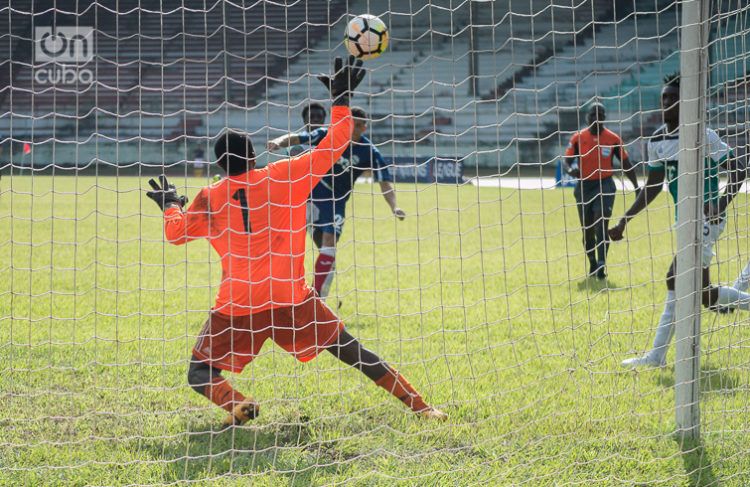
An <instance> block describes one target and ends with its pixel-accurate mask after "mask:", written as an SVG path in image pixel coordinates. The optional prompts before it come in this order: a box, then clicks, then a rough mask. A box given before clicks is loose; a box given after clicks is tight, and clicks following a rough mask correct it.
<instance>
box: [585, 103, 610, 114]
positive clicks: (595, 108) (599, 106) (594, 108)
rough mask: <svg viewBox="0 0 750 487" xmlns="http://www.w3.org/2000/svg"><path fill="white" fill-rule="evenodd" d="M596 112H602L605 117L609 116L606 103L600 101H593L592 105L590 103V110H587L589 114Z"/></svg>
mask: <svg viewBox="0 0 750 487" xmlns="http://www.w3.org/2000/svg"><path fill="white" fill-rule="evenodd" d="M595 112H598V113H600V114H601V115H602V116H603V117H606V116H607V109H606V108H604V105H602V104H601V103H599V102H594V103H592V104H591V105H589V108H588V110H586V113H587V114H593V113H595Z"/></svg>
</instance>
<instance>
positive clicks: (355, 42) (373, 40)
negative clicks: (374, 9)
mask: <svg viewBox="0 0 750 487" xmlns="http://www.w3.org/2000/svg"><path fill="white" fill-rule="evenodd" d="M344 44H345V45H346V50H347V51H349V54H351V55H352V56H355V57H356V58H358V59H362V60H367V59H375V58H376V57H378V56H380V55H381V54H383V52H385V50H386V48H387V47H388V27H386V26H385V23H384V22H383V21H382V20H380V19H379V18H378V17H375V16H374V15H369V14H364V15H358V16H356V17H354V18H353V19H352V20H351V22H349V24H348V25H347V26H346V35H345V36H344Z"/></svg>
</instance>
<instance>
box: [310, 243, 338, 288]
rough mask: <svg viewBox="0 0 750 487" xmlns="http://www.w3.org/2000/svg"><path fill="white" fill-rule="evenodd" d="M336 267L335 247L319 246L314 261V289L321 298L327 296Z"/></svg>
mask: <svg viewBox="0 0 750 487" xmlns="http://www.w3.org/2000/svg"><path fill="white" fill-rule="evenodd" d="M335 268H336V247H321V248H320V253H319V254H318V259H317V260H316V261H315V291H317V293H318V296H320V297H321V298H326V297H327V296H328V290H329V289H330V287H331V281H332V280H333V271H334V269H335Z"/></svg>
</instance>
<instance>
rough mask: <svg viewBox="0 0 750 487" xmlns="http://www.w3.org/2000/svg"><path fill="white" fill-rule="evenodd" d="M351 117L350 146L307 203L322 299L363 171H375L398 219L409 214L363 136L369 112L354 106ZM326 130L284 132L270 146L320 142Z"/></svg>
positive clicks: (375, 150) (379, 157) (377, 154)
mask: <svg viewBox="0 0 750 487" xmlns="http://www.w3.org/2000/svg"><path fill="white" fill-rule="evenodd" d="M352 116H353V117H354V130H353V131H352V143H351V145H350V146H349V148H347V149H346V151H345V152H344V155H343V156H341V159H339V160H338V161H337V162H336V164H334V165H333V168H331V170H330V171H329V173H328V174H326V175H325V176H323V178H322V179H321V180H320V182H319V183H318V185H317V186H315V188H313V191H312V194H311V196H310V201H309V203H308V220H307V222H308V225H309V230H310V231H311V233H312V237H313V241H314V242H315V245H316V246H317V247H318V250H319V252H320V253H319V254H318V259H317V260H316V261H315V283H314V287H315V290H316V291H317V292H318V294H319V295H320V296H321V297H323V298H325V297H326V296H327V295H328V291H329V289H330V286H331V281H332V280H333V275H334V271H335V269H336V243H337V242H338V239H339V237H340V236H341V232H342V230H343V227H344V218H345V215H346V202H347V201H348V200H349V197H350V196H351V193H352V187H353V185H354V182H355V181H356V180H357V179H358V178H359V177H360V176H362V174H364V173H365V172H367V171H372V175H373V180H375V181H378V182H379V183H380V189H381V192H382V193H383V197H384V198H385V201H386V202H387V203H388V206H390V208H391V212H392V213H393V215H394V216H396V217H397V218H398V219H399V220H403V219H404V218H406V213H404V211H403V210H402V209H401V208H399V207H398V204H397V203H396V191H395V190H394V188H393V178H392V176H391V174H390V172H389V171H388V167H387V165H386V163H385V161H384V160H383V156H382V155H381V154H380V151H379V150H378V148H377V147H375V145H373V143H372V142H371V141H370V139H368V138H367V137H365V135H364V133H365V131H366V130H367V113H366V112H365V111H364V110H363V109H361V108H359V107H354V108H352ZM327 133H328V129H327V128H325V127H322V128H318V129H316V130H313V131H311V132H300V133H297V134H288V135H284V136H281V137H278V138H276V139H274V140H273V141H271V143H269V145H268V148H269V150H271V149H277V148H283V147H289V146H290V145H292V144H294V143H297V144H310V145H317V144H318V142H320V141H321V140H323V137H325V135H326V134H327Z"/></svg>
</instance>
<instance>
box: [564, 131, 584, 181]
mask: <svg viewBox="0 0 750 487" xmlns="http://www.w3.org/2000/svg"><path fill="white" fill-rule="evenodd" d="M579 156H580V154H579V152H578V132H576V133H574V134H573V135H572V136H571V137H570V142H568V147H567V148H566V149H565V156H564V157H563V164H564V165H565V166H564V169H565V172H566V173H567V174H568V175H569V176H570V177H573V178H576V179H578V178H579V177H580V176H581V170H580V169H579V167H578V158H579Z"/></svg>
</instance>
